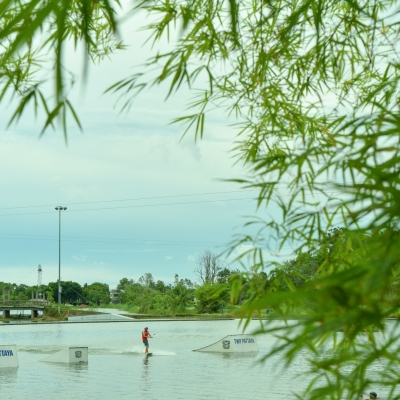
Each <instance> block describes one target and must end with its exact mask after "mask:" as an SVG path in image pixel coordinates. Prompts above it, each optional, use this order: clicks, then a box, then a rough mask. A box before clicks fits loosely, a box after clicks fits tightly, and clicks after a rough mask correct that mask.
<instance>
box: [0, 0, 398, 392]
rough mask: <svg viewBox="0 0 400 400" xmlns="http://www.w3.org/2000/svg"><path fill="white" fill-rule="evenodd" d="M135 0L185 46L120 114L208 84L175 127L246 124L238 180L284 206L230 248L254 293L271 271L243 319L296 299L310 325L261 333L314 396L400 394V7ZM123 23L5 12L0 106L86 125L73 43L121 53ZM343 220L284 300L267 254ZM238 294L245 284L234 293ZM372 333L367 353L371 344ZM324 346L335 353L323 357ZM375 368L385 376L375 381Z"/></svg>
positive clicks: (85, 10)
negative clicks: (161, 93)
mask: <svg viewBox="0 0 400 400" xmlns="http://www.w3.org/2000/svg"><path fill="white" fill-rule="evenodd" d="M135 5H136V9H135V10H136V11H138V12H143V13H147V14H149V20H150V21H151V22H150V23H149V25H148V27H147V28H148V29H149V35H150V37H151V38H152V40H153V41H155V42H158V41H159V40H161V39H163V38H164V37H167V38H169V37H174V36H173V35H171V36H170V33H171V31H174V29H179V38H178V40H177V41H176V42H174V43H173V44H172V45H171V48H169V49H168V50H166V51H165V53H164V54H163V53H157V54H155V55H154V57H153V58H151V59H150V60H149V63H148V65H147V66H145V67H144V68H143V70H142V71H139V73H138V74H136V75H134V76H130V77H127V78H126V79H123V80H122V81H120V82H118V83H116V85H115V86H114V87H113V88H111V90H114V91H116V92H118V94H122V95H124V94H126V95H127V98H126V103H125V106H124V107H129V105H130V103H131V101H132V98H133V97H134V95H135V94H136V93H137V92H139V91H141V90H144V89H145V88H146V87H149V86H151V85H153V84H159V83H162V82H168V83H169V89H168V95H169V94H171V93H172V92H174V91H175V90H178V89H179V88H181V87H183V86H185V85H187V86H188V87H189V88H196V89H199V90H196V92H194V93H195V96H196V97H195V98H194V101H193V102H192V103H191V105H192V107H193V110H191V111H190V113H189V114H188V115H183V116H181V117H178V118H177V119H176V122H181V123H184V124H185V128H186V129H185V132H187V131H188V130H192V131H193V133H194V136H195V138H201V137H203V135H204V133H205V131H206V126H207V115H208V113H209V111H210V110H215V109H216V108H217V109H220V110H222V111H225V112H226V113H227V114H229V115H230V116H231V117H232V118H236V120H235V122H237V125H236V126H238V127H239V131H238V133H239V136H237V137H235V138H234V139H233V141H234V142H235V144H234V154H235V156H236V158H237V159H238V160H239V161H241V162H243V164H244V165H245V166H246V171H247V175H246V179H243V178H241V177H240V178H239V179H237V181H238V182H239V183H240V184H242V185H243V186H244V187H245V188H248V189H249V188H253V189H257V190H258V191H259V195H258V202H257V204H258V206H259V207H264V206H266V207H268V210H273V212H271V213H270V214H269V216H268V217H266V218H265V219H255V220H254V221H250V222H249V223H252V224H258V226H259V229H258V231H257V234H256V235H250V234H246V235H244V236H243V237H239V238H238V239H237V240H236V241H234V242H233V243H232V246H231V248H230V252H231V253H233V252H234V251H235V250H236V249H237V247H238V245H247V246H248V249H249V250H248V251H247V252H245V253H244V254H241V256H240V257H241V258H242V260H243V262H246V260H247V259H246V257H247V256H248V257H249V262H250V267H251V268H250V271H249V273H248V274H249V282H250V280H251V277H252V275H253V274H258V273H259V271H263V270H264V271H265V272H266V274H267V277H266V278H265V279H264V280H265V284H263V285H260V287H261V289H260V290H255V289H254V290H253V291H252V292H251V296H250V297H249V298H248V300H247V301H246V304H245V311H246V312H247V315H248V316H249V317H250V316H252V315H253V314H254V313H255V312H258V311H259V310H261V309H264V308H266V307H273V308H274V309H275V310H276V312H277V315H278V316H279V317H281V318H282V319H286V318H288V316H289V315H290V313H291V312H293V311H295V310H296V308H297V307H298V305H299V304H301V305H302V307H303V306H304V304H307V302H308V303H309V304H318V308H317V309H313V308H311V309H310V310H309V315H308V318H305V319H302V320H300V321H297V322H296V323H295V324H288V325H286V324H282V327H281V328H280V331H279V330H278V331H277V330H276V328H275V327H274V328H273V329H272V328H271V330H270V328H269V327H268V326H266V327H265V330H266V331H267V332H270V333H271V334H279V335H280V336H281V337H282V336H283V337H285V338H286V341H284V345H282V347H281V348H279V351H280V352H281V354H284V356H285V357H286V358H287V360H288V361H290V360H292V359H293V358H294V357H296V356H298V355H299V354H300V355H302V354H303V353H302V351H303V349H312V350H313V354H315V356H310V367H311V372H312V373H313V374H314V375H313V378H314V379H313V381H312V382H313V384H312V385H311V386H310V387H309V388H307V391H306V393H305V394H304V396H303V398H305V399H316V400H317V399H318V400H320V399H322V398H330V399H340V398H355V397H357V396H358V395H359V393H361V392H362V391H363V390H364V389H365V387H366V385H367V383H369V384H372V383H374V382H379V384H382V385H384V386H386V387H388V388H389V391H390V394H389V398H395V396H396V395H395V394H393V393H396V392H397V391H398V383H397V382H398V379H397V378H393V376H391V375H390V374H387V371H389V370H390V371H396V368H398V366H399V360H398V359H397V357H396V354H397V353H398V352H399V351H400V344H399V343H398V342H396V335H397V334H396V333H395V330H392V331H390V332H386V342H385V343H382V342H380V341H377V340H375V339H374V333H373V332H374V330H376V329H378V330H384V329H385V324H384V320H385V318H386V317H388V316H390V315H393V313H396V312H398V309H399V305H400V298H399V296H398V294H397V293H396V291H395V290H393V291H392V294H391V295H390V296H388V288H390V287H396V285H397V283H398V279H399V271H398V263H399V258H400V246H399V245H398V239H399V238H398V234H397V233H396V232H397V231H396V228H397V227H398V224H399V218H400V201H399V199H400V182H399V180H400V178H399V173H398V171H399V170H400V140H399V139H400V130H399V125H400V124H399V118H400V117H399V115H400V114H399V100H398V99H399V80H400V75H399V65H400V59H399V58H400V55H399V52H398V49H397V43H398V40H399V35H400V31H399V29H398V24H399V19H400V18H399V16H400V14H399V13H400V11H399V7H398V5H399V3H398V1H396V0H343V1H329V0H304V1H297V0H268V1H265V0H252V1H250V0H242V1H240V2H239V1H237V0H230V1H229V2H222V1H217V0H210V1H207V2H205V1H203V0H192V1H190V2H189V1H186V0H173V1H166V0H152V1H150V0H149V1H143V2H141V1H140V2H139V1H136V2H135ZM132 14H133V13H132ZM132 14H131V13H128V14H127V16H126V17H128V16H130V15H132ZM116 15H117V11H116V10H115V9H114V8H113V6H112V5H111V4H110V3H109V2H108V1H107V0H94V1H91V2H89V1H87V0H84V1H74V0H66V1H54V0H38V1H36V2H33V1H26V2H21V1H17V0H7V1H3V2H1V3H0V22H1V23H0V43H1V50H0V51H1V54H0V55H1V57H0V85H1V92H0V93H1V94H0V100H1V101H3V102H5V101H7V96H6V94H7V93H11V94H15V95H16V96H17V97H18V98H19V100H20V103H19V107H18V108H17V110H16V112H15V114H14V117H13V120H16V119H18V118H19V117H20V116H21V115H22V113H23V112H24V110H25V108H26V107H27V106H28V105H29V104H30V103H32V105H33V107H34V108H36V107H40V106H41V107H42V109H43V110H44V112H45V113H46V119H45V122H44V128H47V127H49V126H51V125H52V123H53V121H54V119H55V118H56V117H57V116H60V118H61V120H62V122H63V127H65V126H66V123H65V120H66V118H67V115H68V114H67V112H68V111H71V115H72V117H73V118H75V120H77V116H76V115H75V113H74V112H73V109H72V105H71V104H70V102H69V101H68V98H67V93H68V89H69V87H68V83H69V82H68V80H67V79H66V76H67V73H66V72H65V69H64V68H63V63H62V60H63V59H62V55H63V49H64V47H65V43H66V41H68V40H71V41H74V42H75V43H76V44H79V43H83V44H85V46H86V47H85V48H86V50H87V52H88V54H89V56H91V57H92V58H93V59H96V58H97V57H101V56H102V55H104V54H106V55H108V54H110V53H111V52H112V51H114V50H115V49H116V48H118V47H121V45H120V44H119V43H118V41H117V40H115V39H114V36H113V33H114V32H115V31H116V28H117V25H116V22H115V21H116ZM27 27H29V29H27ZM50 52H51V53H52V54H53V55H54V56H55V57H54V71H55V85H54V87H55V96H53V97H51V96H47V97H46V95H45V93H44V92H43V87H44V85H46V84H47V82H46V79H41V78H42V77H41V75H40V74H41V72H42V70H43V69H41V68H40V66H41V65H42V64H41V61H40V57H41V56H42V55H43V54H46V55H47V54H48V53H50ZM46 59H47V60H48V59H51V57H48V56H47V57H46ZM152 67H158V68H159V70H158V71H159V72H158V73H157V72H156V73H155V72H154V70H155V69H154V68H152ZM146 72H148V73H149V75H146ZM204 82H205V84H204ZM51 98H53V99H54V103H52V102H51V100H49V99H51ZM77 121H78V120H77ZM230 122H231V121H230ZM78 123H79V122H78ZM336 225H341V226H343V227H344V229H346V239H345V241H344V242H343V246H339V247H338V248H337V249H336V250H335V251H334V252H333V253H329V252H325V253H324V254H323V258H322V259H321V260H320V264H319V265H311V264H310V265H309V266H310V268H311V270H310V271H312V269H313V268H314V269H315V270H316V274H315V276H314V277H313V278H312V279H305V280H304V282H301V285H299V286H296V285H294V284H293V282H292V283H290V282H291V281H290V279H287V280H286V281H285V283H286V286H287V289H288V290H281V289H280V287H281V285H280V282H281V280H282V279H285V270H284V268H285V267H283V268H282V266H281V265H278V264H276V263H273V262H270V261H268V258H267V257H266V249H270V248H271V247H272V249H278V250H279V249H282V248H284V246H288V245H289V246H291V247H292V248H294V250H295V252H296V254H297V256H300V254H302V253H305V254H307V252H308V251H309V250H310V249H313V248H314V247H315V246H316V245H318V244H319V243H321V242H324V241H325V240H326V238H327V237H329V231H330V229H331V228H332V227H333V226H336ZM366 236H368V237H369V241H368V243H366V242H365V240H364V238H365V237H366ZM310 256H311V255H310V254H308V257H310ZM314 260H317V258H315V257H314V258H313V261H314ZM257 279H258V278H257ZM239 281H240V279H238V282H239ZM207 287H208V286H207ZM210 290H211V289H210ZM239 290H241V288H240V287H238V285H234V288H233V294H232V297H235V296H236V294H235V293H237V292H238V291H239ZM321 321H323V324H322V325H321ZM339 330H340V331H341V333H340V334H337V332H338V331H339ZM366 332H367V336H368V338H369V341H368V342H365V341H363V340H362V338H364V337H365V334H366ZM322 343H324V344H325V346H327V345H330V346H332V347H333V348H334V351H332V352H327V351H326V349H323V352H322V353H320V350H319V349H320V347H318V346H317V345H318V344H322ZM386 343H391V345H392V347H391V351H387V348H386V347H385V346H386ZM360 349H361V350H360ZM322 358H323V362H321V359H322ZM378 358H379V359H380V360H382V362H386V363H387V364H386V365H388V366H389V367H390V369H389V370H386V368H383V369H382V371H381V372H380V373H376V375H375V376H368V377H367V374H368V370H369V366H370V364H371V362H373V361H374V360H377V359H378ZM266 359H268V358H266ZM392 367H393V368H392ZM343 371H346V375H344V373H343ZM393 373H394V372H393Z"/></svg>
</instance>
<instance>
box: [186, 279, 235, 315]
mask: <svg viewBox="0 0 400 400" xmlns="http://www.w3.org/2000/svg"><path fill="white" fill-rule="evenodd" d="M194 297H195V298H196V299H197V304H196V307H197V310H198V312H199V313H214V312H220V311H221V310H222V309H223V307H225V306H226V304H227V303H228V302H229V287H228V284H226V283H214V284H211V283H205V284H203V285H201V286H197V287H196V291H195V292H194Z"/></svg>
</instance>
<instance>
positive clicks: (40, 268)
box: [36, 264, 42, 299]
mask: <svg viewBox="0 0 400 400" xmlns="http://www.w3.org/2000/svg"><path fill="white" fill-rule="evenodd" d="M41 292H42V266H41V265H40V264H39V266H38V278H37V289H36V299H39V293H41Z"/></svg>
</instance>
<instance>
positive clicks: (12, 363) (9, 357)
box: [0, 344, 19, 368]
mask: <svg viewBox="0 0 400 400" xmlns="http://www.w3.org/2000/svg"><path fill="white" fill-rule="evenodd" d="M18 367H19V364H18V354H17V346H15V345H14V344H13V345H0V368H18Z"/></svg>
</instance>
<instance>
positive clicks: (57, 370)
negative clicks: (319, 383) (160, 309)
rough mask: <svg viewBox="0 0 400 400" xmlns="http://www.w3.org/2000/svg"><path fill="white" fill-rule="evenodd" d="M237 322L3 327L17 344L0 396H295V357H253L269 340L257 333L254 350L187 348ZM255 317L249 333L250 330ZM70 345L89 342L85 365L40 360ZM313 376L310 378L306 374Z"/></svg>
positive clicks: (301, 362)
mask: <svg viewBox="0 0 400 400" xmlns="http://www.w3.org/2000/svg"><path fill="white" fill-rule="evenodd" d="M238 324H239V321H237V320H235V321H229V320H228V321H226V320H225V321H168V322H162V321H152V322H128V323H94V324H92V323H85V324H49V325H35V326H32V325H30V324H29V325H26V326H24V325H8V326H4V325H2V326H1V327H0V343H1V344H16V345H17V348H18V358H19V364H20V366H19V368H17V369H0V390H1V392H0V393H1V398H2V399H36V398H40V399H50V398H57V399H125V398H143V399H146V400H152V399H174V400H175V399H210V400H212V399H240V400H242V399H248V398H250V399H262V398H268V399H278V400H281V399H282V400H283V399H294V395H293V392H295V393H299V392H301V391H302V390H304V389H305V387H306V385H307V383H308V382H307V381H305V380H304V377H300V376H299V373H300V372H304V371H305V370H306V368H307V366H306V361H305V358H304V359H301V358H299V359H298V360H297V361H296V362H294V363H292V364H291V365H290V367H289V368H287V369H285V368H284V366H283V365H282V363H281V362H280V361H279V359H278V358H277V357H275V358H270V359H268V360H267V361H266V362H264V363H260V362H259V359H260V358H261V357H262V356H263V354H265V353H266V352H267V351H269V350H270V349H271V347H272V346H273V345H274V344H275V339H274V338H273V337H272V336H267V335H265V336H260V337H258V339H257V340H258V345H259V348H260V352H259V353H258V354H244V355H240V354H214V353H198V352H192V350H194V349H198V348H201V347H204V346H206V345H208V344H211V343H213V342H215V341H217V340H220V339H222V338H223V337H224V336H226V335H229V334H235V333H241V332H242V331H241V328H239V325H238ZM145 325H146V326H148V327H149V331H150V332H151V333H152V334H155V337H154V339H151V341H150V348H151V351H152V352H153V357H149V358H147V357H145V356H144V355H143V351H144V350H143V344H142V342H141V331H142V330H143V328H144V326H145ZM257 326H258V322H257V321H253V323H252V325H251V326H250V329H249V331H248V332H251V330H252V329H256V328H257ZM68 346H87V347H89V363H88V364H86V365H83V364H81V365H69V364H56V363H45V362H38V360H40V359H42V358H44V357H46V356H47V355H48V354H51V353H54V352H55V351H59V350H61V349H63V348H65V347H68ZM311 378H312V377H310V379H311Z"/></svg>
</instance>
